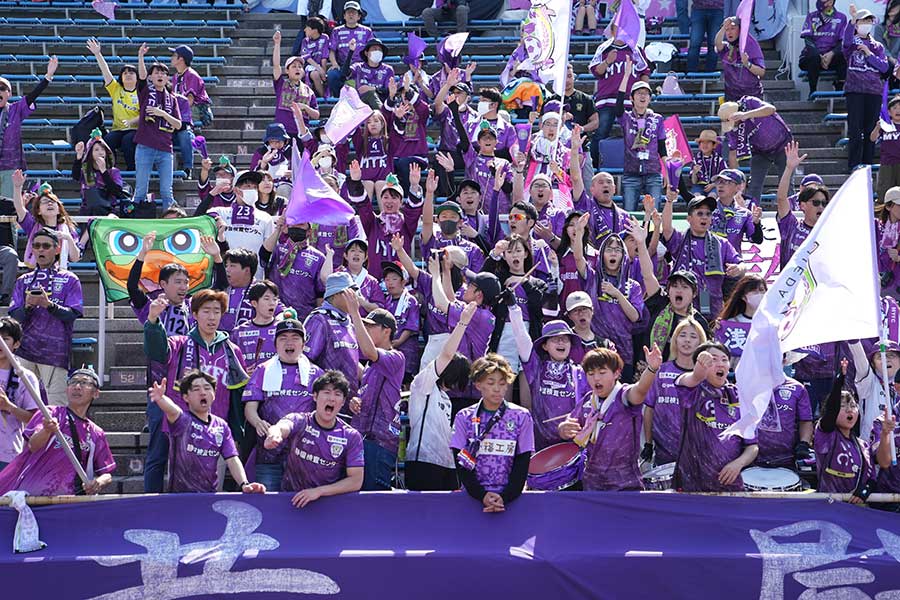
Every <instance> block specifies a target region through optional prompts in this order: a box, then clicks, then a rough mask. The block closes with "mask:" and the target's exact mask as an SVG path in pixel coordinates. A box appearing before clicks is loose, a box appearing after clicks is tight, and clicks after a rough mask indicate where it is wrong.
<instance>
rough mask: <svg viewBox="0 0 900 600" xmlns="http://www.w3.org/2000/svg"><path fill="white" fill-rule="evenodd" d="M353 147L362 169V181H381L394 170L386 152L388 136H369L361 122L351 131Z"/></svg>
mask: <svg viewBox="0 0 900 600" xmlns="http://www.w3.org/2000/svg"><path fill="white" fill-rule="evenodd" d="M353 149H354V150H355V151H356V159H357V160H358V161H359V168H360V169H361V170H362V179H363V181H383V180H384V179H385V178H387V176H388V174H390V173H392V172H393V170H394V160H393V157H392V156H391V154H390V152H388V137H387V135H386V134H385V135H384V136H369V135H367V134H366V123H365V122H363V124H362V125H360V126H359V127H358V128H357V129H356V131H355V132H353Z"/></svg>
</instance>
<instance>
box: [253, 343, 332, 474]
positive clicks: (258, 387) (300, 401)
mask: <svg viewBox="0 0 900 600" xmlns="http://www.w3.org/2000/svg"><path fill="white" fill-rule="evenodd" d="M273 371H274V373H273ZM323 374H324V371H322V369H320V368H319V367H317V366H316V365H314V364H312V363H310V362H309V359H307V358H305V357H304V359H303V368H302V369H301V368H300V365H299V364H289V363H283V362H281V361H280V360H279V359H278V357H273V358H271V359H270V360H267V361H266V362H264V363H261V364H260V365H259V367H257V369H256V370H255V371H254V372H253V375H251V376H250V381H249V382H248V383H247V386H246V387H245V388H244V396H243V401H244V402H259V406H258V407H257V409H256V413H257V414H258V415H259V418H260V419H262V420H263V421H265V422H267V423H269V424H270V425H274V424H275V423H277V422H278V421H280V420H281V419H283V418H285V417H286V416H287V415H289V414H291V413H306V412H309V411H312V410H315V408H316V405H315V400H313V391H312V390H313V383H315V381H316V379H318V378H319V377H321V376H322V375H323ZM273 375H274V376H275V381H274V383H273V382H272V381H271V379H272V377H273ZM267 377H268V378H269V382H268V383H269V385H266V384H267ZM276 384H277V385H276ZM276 388H277V389H276ZM267 390H272V391H267ZM264 441H265V436H257V441H256V462H258V463H264V464H273V463H279V462H281V461H282V460H284V446H282V447H281V448H276V449H275V450H268V449H266V448H264V447H263V442H264Z"/></svg>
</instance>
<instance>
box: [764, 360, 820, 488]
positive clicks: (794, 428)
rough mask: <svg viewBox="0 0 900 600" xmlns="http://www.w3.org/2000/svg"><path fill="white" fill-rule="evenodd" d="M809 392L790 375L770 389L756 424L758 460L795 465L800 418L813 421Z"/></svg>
mask: <svg viewBox="0 0 900 600" xmlns="http://www.w3.org/2000/svg"><path fill="white" fill-rule="evenodd" d="M812 418H813V415H812V407H811V406H810V403H809V393H808V392H807V391H806V388H805V387H804V386H803V384H802V383H800V382H799V381H797V380H796V379H792V378H790V377H788V378H787V380H786V381H785V382H784V383H782V384H781V385H780V386H778V387H777V388H775V389H774V390H772V401H771V402H769V406H768V408H766V412H765V414H764V415H763V417H762V420H761V421H760V422H759V425H758V426H757V428H756V437H757V439H759V456H758V457H757V459H756V462H757V463H760V464H763V463H768V464H769V465H772V466H776V467H785V468H787V469H791V470H793V469H794V466H795V465H794V446H795V445H797V441H798V440H799V439H800V438H799V433H800V422H801V421H812Z"/></svg>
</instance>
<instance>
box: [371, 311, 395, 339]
mask: <svg viewBox="0 0 900 600" xmlns="http://www.w3.org/2000/svg"><path fill="white" fill-rule="evenodd" d="M362 321H363V323H367V324H369V325H378V326H380V327H384V328H386V329H390V330H391V336H393V335H394V332H395V331H397V319H395V318H394V315H392V314H391V313H390V312H388V311H387V310H385V309H383V308H376V309H375V310H373V311H372V312H370V313H369V314H368V315H366V316H365V317H363V320H362Z"/></svg>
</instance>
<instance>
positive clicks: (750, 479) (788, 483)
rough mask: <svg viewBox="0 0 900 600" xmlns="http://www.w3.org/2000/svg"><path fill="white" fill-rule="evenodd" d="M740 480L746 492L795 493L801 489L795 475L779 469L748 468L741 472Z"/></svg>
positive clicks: (789, 471)
mask: <svg viewBox="0 0 900 600" xmlns="http://www.w3.org/2000/svg"><path fill="white" fill-rule="evenodd" d="M741 478H742V479H743V480H744V489H745V490H747V491H748V492H796V491H799V490H800V489H801V487H802V486H801V484H800V477H799V476H798V475H797V474H796V473H794V472H793V471H791V470H790V469H783V468H781V467H777V468H774V469H767V468H764V467H750V468H749V469H744V470H743V471H742V472H741Z"/></svg>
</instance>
